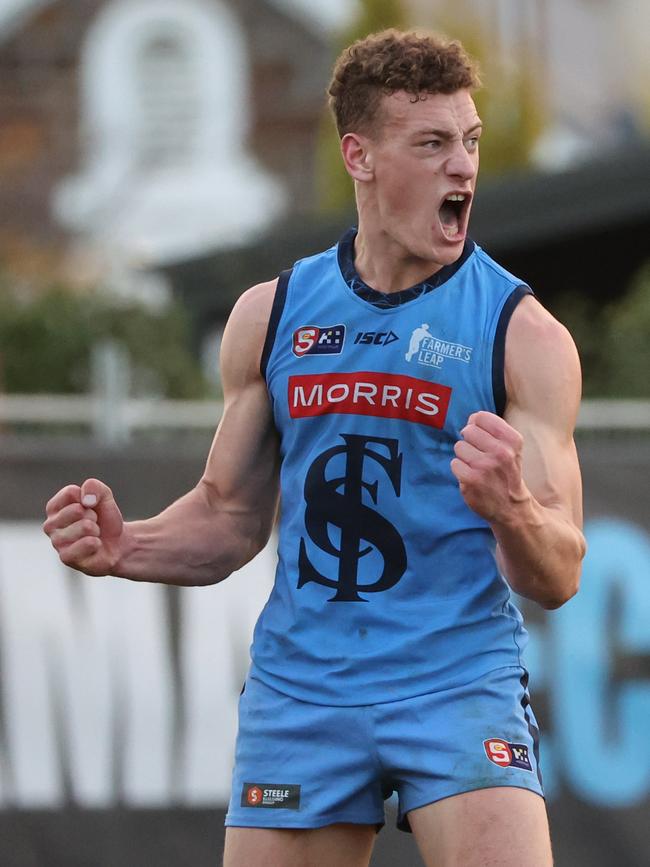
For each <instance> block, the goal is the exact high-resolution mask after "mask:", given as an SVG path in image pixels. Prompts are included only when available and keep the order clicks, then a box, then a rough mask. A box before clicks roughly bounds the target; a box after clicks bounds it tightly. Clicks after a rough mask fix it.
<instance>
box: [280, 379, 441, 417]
mask: <svg viewBox="0 0 650 867" xmlns="http://www.w3.org/2000/svg"><path fill="white" fill-rule="evenodd" d="M450 397H451V388H449V387H448V386H446V385H440V384H439V383H437V382H428V381H427V380H424V379H415V377H412V376H402V375H401V374H396V373H376V372H368V371H359V372H356V373H314V374H307V375H305V376H290V377H289V393H288V398H289V414H290V415H291V418H313V417H314V416H319V415H329V414H332V413H337V414H346V415H370V416H375V417H377V418H397V419H402V420H403V421H411V422H416V423H417V424H424V425H428V426H429V427H435V428H438V429H441V428H443V427H444V424H445V419H446V418H447V410H448V409H449V399H450Z"/></svg>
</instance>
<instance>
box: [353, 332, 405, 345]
mask: <svg viewBox="0 0 650 867" xmlns="http://www.w3.org/2000/svg"><path fill="white" fill-rule="evenodd" d="M396 340H399V337H398V336H397V334H395V332H394V331H359V332H358V334H357V336H356V337H355V338H354V342H355V343H362V344H365V345H366V346H388V344H389V343H395V341H396Z"/></svg>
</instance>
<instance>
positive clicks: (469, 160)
mask: <svg viewBox="0 0 650 867" xmlns="http://www.w3.org/2000/svg"><path fill="white" fill-rule="evenodd" d="M476 169H477V165H476V158H475V157H473V156H472V154H470V153H469V152H468V151H467V148H466V147H465V144H464V143H463V142H460V141H459V142H457V143H455V147H454V151H453V153H452V154H451V156H450V157H449V159H448V160H447V174H448V175H451V176H454V177H457V178H461V179H462V180H465V181H469V180H471V179H472V178H473V177H474V175H475V174H476Z"/></svg>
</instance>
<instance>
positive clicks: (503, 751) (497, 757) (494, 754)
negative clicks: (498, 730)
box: [483, 738, 533, 772]
mask: <svg viewBox="0 0 650 867" xmlns="http://www.w3.org/2000/svg"><path fill="white" fill-rule="evenodd" d="M483 748H484V749H485V755H486V756H487V757H488V759H489V760H490V761H491V762H492V764H493V765H498V766H499V767H500V768H520V769H521V770H522V771H531V772H532V770H533V768H532V765H531V764H530V758H529V757H528V747H527V746H526V744H511V743H509V742H508V741H506V740H503V739H502V738H488V739H487V740H486V741H483Z"/></svg>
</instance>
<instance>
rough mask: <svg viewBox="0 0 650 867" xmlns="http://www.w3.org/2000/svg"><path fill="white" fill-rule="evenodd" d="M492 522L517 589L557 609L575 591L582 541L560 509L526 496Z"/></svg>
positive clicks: (501, 560) (510, 580) (504, 564)
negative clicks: (512, 510) (507, 516)
mask: <svg viewBox="0 0 650 867" xmlns="http://www.w3.org/2000/svg"><path fill="white" fill-rule="evenodd" d="M491 526H492V531H493V533H494V536H495V538H496V540H497V546H498V547H497V552H498V559H499V563H500V566H501V568H502V570H503V572H504V574H505V577H506V578H507V580H508V583H509V584H510V586H511V587H512V589H513V590H514V591H515V592H516V593H518V594H519V595H520V596H524V597H526V598H527V599H532V600H533V601H535V602H538V603H539V604H540V605H541V606H542V607H544V608H559V607H560V605H562V604H564V603H565V602H566V601H567V600H568V599H570V598H571V597H572V596H574V595H575V593H576V592H577V590H578V586H579V581H580V571H581V566H582V559H583V557H584V555H585V551H586V545H585V540H584V536H583V535H582V533H581V532H580V530H579V529H578V527H576V526H575V525H574V524H573V523H571V522H570V521H569V519H568V518H566V517H565V516H564V514H563V513H562V512H560V511H559V510H557V509H553V508H550V507H546V506H542V505H541V504H540V503H539V502H537V500H535V498H534V497H533V496H532V495H530V496H529V497H528V498H527V499H526V500H525V501H524V502H522V503H521V504H519V505H518V507H517V509H516V512H515V513H514V514H513V516H512V517H511V518H510V519H509V520H508V521H504V522H494V523H492V525H491Z"/></svg>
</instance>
